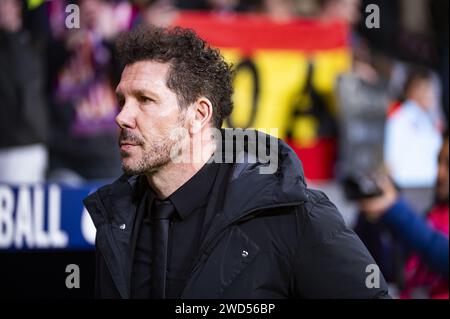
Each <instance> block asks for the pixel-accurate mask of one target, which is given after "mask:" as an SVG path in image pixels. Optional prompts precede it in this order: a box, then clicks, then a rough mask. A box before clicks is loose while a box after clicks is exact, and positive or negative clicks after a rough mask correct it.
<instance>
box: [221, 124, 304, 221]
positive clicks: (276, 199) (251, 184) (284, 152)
mask: <svg viewBox="0 0 450 319" xmlns="http://www.w3.org/2000/svg"><path fill="white" fill-rule="evenodd" d="M222 131H223V132H224V134H223V135H224V136H226V134H227V129H224V130H222ZM230 131H232V130H231V129H230ZM245 131H246V132H254V133H255V134H254V135H255V136H256V145H257V147H256V148H255V147H253V148H252V146H251V144H252V142H249V139H244V140H245V141H244V143H242V144H243V145H244V149H243V150H241V151H240V153H242V154H241V155H240V154H239V152H236V149H238V148H239V147H238V146H237V143H238V142H239V139H240V138H241V136H239V135H238V134H236V133H235V136H236V135H238V136H237V137H236V139H235V142H234V143H233V145H234V149H233V152H234V154H235V156H236V158H240V159H241V160H242V159H244V161H241V162H240V161H238V162H237V163H234V164H233V167H232V172H231V175H230V178H229V183H228V187H227V190H226V195H225V196H224V198H225V200H224V205H223V212H224V213H225V215H226V216H228V218H229V219H236V218H238V217H239V215H245V213H246V212H250V211H254V210H257V209H258V208H262V207H277V206H287V205H290V204H298V203H299V202H304V201H306V200H307V194H306V192H305V189H306V182H305V177H304V173H303V166H302V163H301V161H300V159H299V158H298V156H297V154H296V153H295V152H294V151H293V150H292V148H291V147H289V146H288V145H287V144H286V143H285V142H284V141H282V140H281V139H278V138H276V137H273V136H271V135H268V134H265V133H262V132H260V131H254V130H245ZM231 134H232V133H231ZM259 147H265V149H264V152H266V154H267V150H269V153H272V154H271V155H270V156H267V157H266V156H262V157H263V158H262V161H261V156H260V158H258V156H257V155H258V154H259V152H258V151H259V150H258V148H259ZM255 150H256V152H255ZM255 153H257V154H255ZM269 158H270V160H269V162H267V159H269ZM269 168H270V169H269ZM268 171H271V172H270V173H268Z"/></svg>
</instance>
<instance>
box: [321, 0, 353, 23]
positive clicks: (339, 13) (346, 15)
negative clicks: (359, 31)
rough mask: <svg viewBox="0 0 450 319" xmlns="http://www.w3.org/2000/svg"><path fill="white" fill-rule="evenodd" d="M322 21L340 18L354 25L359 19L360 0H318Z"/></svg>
mask: <svg viewBox="0 0 450 319" xmlns="http://www.w3.org/2000/svg"><path fill="white" fill-rule="evenodd" d="M319 4H320V8H321V12H320V15H319V18H320V19H321V20H322V21H335V20H340V21H343V22H345V23H348V24H349V25H350V26H355V25H356V24H357V23H358V22H359V21H360V20H361V9H360V8H361V0H319Z"/></svg>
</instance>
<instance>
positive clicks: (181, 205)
mask: <svg viewBox="0 0 450 319" xmlns="http://www.w3.org/2000/svg"><path fill="white" fill-rule="evenodd" d="M218 166H219V164H218V163H214V162H213V163H206V164H205V165H203V167H202V168H201V169H200V170H199V171H198V172H197V173H196V174H195V175H194V176H192V177H191V178H190V179H189V180H188V181H187V182H186V183H184V184H183V185H182V186H181V187H180V188H178V189H177V190H176V191H175V192H174V193H173V194H172V195H170V196H169V197H168V198H167V199H166V200H170V201H171V202H172V204H173V205H174V206H175V209H176V211H177V213H178V215H179V217H180V218H181V219H182V220H183V219H186V218H187V217H188V216H189V215H190V214H191V213H192V212H193V211H194V209H195V208H198V207H201V206H203V205H205V204H206V201H207V198H208V194H209V192H210V190H211V188H212V186H213V183H214V181H215V179H216V175H217V172H218ZM147 187H148V191H149V196H150V198H149V201H150V205H151V204H152V203H153V201H154V200H156V199H157V198H158V197H157V195H156V193H155V191H154V190H153V189H152V188H151V187H149V186H148V184H147Z"/></svg>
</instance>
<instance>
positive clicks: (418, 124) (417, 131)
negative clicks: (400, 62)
mask: <svg viewBox="0 0 450 319" xmlns="http://www.w3.org/2000/svg"><path fill="white" fill-rule="evenodd" d="M405 97H406V100H405V102H404V103H403V104H401V105H400V107H399V108H398V109H397V110H396V111H394V112H393V113H391V114H390V116H389V118H388V121H387V124H386V136H385V154H384V155H385V162H386V164H387V166H388V168H389V170H390V173H391V175H392V177H393V179H394V181H395V182H396V183H397V184H398V185H399V186H400V187H402V188H420V187H424V188H426V187H433V185H434V183H435V180H436V173H437V162H436V157H437V154H438V153H439V147H440V145H441V143H442V139H441V135H440V132H439V129H438V126H439V123H438V121H437V120H436V117H435V115H434V114H433V110H432V106H433V105H434V103H435V99H436V97H435V95H434V91H433V86H432V77H431V74H430V72H429V71H427V70H423V69H416V70H413V71H412V72H411V74H410V75H409V77H408V80H407V83H406V85H405Z"/></svg>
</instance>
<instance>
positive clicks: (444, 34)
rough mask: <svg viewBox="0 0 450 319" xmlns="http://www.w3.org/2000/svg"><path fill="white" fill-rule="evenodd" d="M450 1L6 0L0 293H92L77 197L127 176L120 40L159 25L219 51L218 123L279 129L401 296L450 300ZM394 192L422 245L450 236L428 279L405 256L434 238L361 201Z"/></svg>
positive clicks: (86, 228)
mask: <svg viewBox="0 0 450 319" xmlns="http://www.w3.org/2000/svg"><path fill="white" fill-rule="evenodd" d="M448 6H449V2H448V1H447V0H190V1H188V0H178V1H176V0H160V1H151V0H134V1H133V0H129V1H126V0H79V1H65V0H53V1H44V0H27V1H26V0H0V295H1V296H2V297H5V298H90V297H93V278H94V254H93V247H94V246H93V245H94V240H95V229H94V228H93V226H92V223H91V221H90V219H89V217H88V215H87V213H86V211H85V210H84V208H83V206H82V203H81V200H82V199H83V198H84V197H85V196H87V195H88V194H89V193H90V192H92V191H93V190H95V189H96V188H97V187H99V186H101V185H103V184H105V183H108V182H110V181H112V180H113V179H114V178H116V177H118V176H119V175H120V174H121V169H120V158H119V152H118V148H117V136H116V134H117V129H116V126H115V123H114V117H115V115H116V114H117V111H118V104H117V101H116V99H115V94H114V90H115V86H116V85H117V83H118V80H119V79H120V74H121V69H122V66H121V65H120V64H119V63H118V61H117V60H116V57H115V52H114V51H115V49H114V43H115V39H116V38H117V37H118V35H119V34H121V33H122V32H126V31H127V30H130V29H132V28H135V27H136V26H138V25H142V24H155V25H160V26H173V25H180V26H183V27H189V28H193V29H194V30H196V31H197V32H198V33H199V35H200V36H202V37H203V38H204V39H206V40H207V41H208V42H209V43H210V44H211V45H212V46H215V47H218V48H220V50H221V52H222V54H223V55H224V57H225V58H226V59H227V61H229V62H230V63H233V65H234V70H235V75H234V80H233V81H234V88H235V93H234V103H235V107H234V111H233V114H232V116H231V117H230V118H229V119H228V120H227V121H226V124H225V125H226V126H228V127H242V128H247V127H252V128H257V129H261V130H263V131H264V130H265V131H268V132H273V131H270V129H271V128H277V129H278V136H279V137H280V138H282V139H284V140H286V141H287V142H288V143H289V144H290V145H291V147H292V148H293V149H294V150H295V151H296V153H297V154H298V156H299V158H300V159H301V160H302V162H303V165H304V169H305V174H306V177H307V180H308V184H309V186H310V187H312V188H318V189H321V190H324V191H325V192H326V194H327V195H328V196H329V197H330V198H331V200H332V201H333V202H334V203H335V204H336V205H337V206H338V208H339V209H340V211H341V213H342V215H343V217H344V220H345V222H346V223H347V224H348V225H349V226H350V227H351V228H353V229H355V231H356V232H357V233H358V235H359V236H360V237H361V239H362V240H363V241H364V243H365V244H366V246H367V247H368V249H369V250H370V252H371V253H372V255H373V256H374V257H375V259H376V261H377V263H378V264H379V265H380V268H381V270H382V272H383V274H384V276H385V278H386V279H387V280H388V282H389V284H390V290H391V291H390V292H391V294H392V295H393V296H394V297H396V298H397V297H398V298H400V297H402V298H403V297H405V298H430V297H433V296H436V294H435V295H433V291H438V294H437V295H439V296H441V297H442V296H444V297H446V298H448V186H447V188H446V189H445V187H444V186H443V185H444V184H447V185H448V138H445V136H444V137H443V136H442V134H443V132H444V131H445V130H446V128H447V122H448V112H449V102H448V88H449V84H448V76H449V64H448V63H449V51H448V50H449V44H448V38H449V29H448V28H449V23H448ZM445 145H447V151H446V152H447V153H446V154H447V155H446V157H445V150H444V152H443V151H442V149H445ZM442 154H444V155H442ZM438 158H439V161H438ZM445 160H446V161H447V162H445ZM445 163H446V164H445ZM380 176H385V177H386V176H387V177H388V178H389V181H390V182H389V183H390V186H391V187H390V188H389V185H388V186H386V183H384V184H380V183H379V177H380ZM387 194H391V195H392V194H394V195H392V196H393V197H392V196H391V198H394V199H393V201H392V202H390V204H392V203H394V202H396V201H398V200H399V199H401V200H402V201H404V202H406V203H407V205H408V207H409V208H408V213H411V214H413V215H414V216H416V217H417V218H419V219H420V220H421V221H423V225H422V226H423V227H425V228H417V227H416V228H411V229H408V230H403V233H405V232H409V233H408V234H407V235H408V236H409V237H410V238H416V239H417V238H421V236H422V235H423V233H422V232H426V231H435V230H436V229H437V230H438V232H439V233H440V235H442V236H443V238H444V243H445V240H446V245H447V246H446V247H447V255H446V258H447V259H446V263H447V272H446V273H445V271H444V272H442V271H441V272H439V271H437V270H436V269H438V268H433V265H434V264H433V262H431V264H432V265H431V268H432V270H431V273H433V274H434V275H436V276H435V277H430V278H431V279H430V278H428V277H427V278H428V279H421V280H419V281H418V280H417V278H416V277H417V276H419V275H418V274H417V272H418V268H420V267H419V266H417V265H416V266H412V264H411V263H412V261H411V260H410V258H411V253H417V254H418V256H419V259H420V258H422V259H423V260H422V261H424V262H425V264H426V263H427V258H425V257H427V256H428V255H427V251H431V250H432V249H434V248H433V247H432V244H430V243H429V244H430V245H428V246H423V245H422V246H421V247H422V250H419V251H416V250H415V249H416V247H415V246H414V245H412V244H411V243H410V242H408V241H407V240H405V239H404V237H402V236H399V235H398V232H399V231H398V229H397V228H393V227H390V226H389V224H388V223H387V221H386V223H384V222H383V217H380V216H381V215H383V214H385V213H387V211H388V208H389V207H391V206H392V205H391V206H389V205H388V206H389V207H383V209H375V208H373V206H374V205H376V203H374V202H372V203H369V204H371V205H372V206H370V205H369V206H368V203H367V200H370V199H372V200H382V199H383V198H386V195H387ZM383 196H384V197H383ZM394 206H395V205H394ZM372 210H373V211H376V212H377V214H378V215H377V218H376V219H374V218H373V214H370V212H371V211H372ZM391 210H392V209H391ZM367 212H369V213H367ZM389 213H391V214H394V213H395V212H394V213H393V212H389ZM386 215H388V214H386ZM411 216H412V215H411ZM430 216H439V218H440V219H439V221H440V222H441V226H442V225H443V226H442V227H441V226H439V225H437V224H436V223H434V224H433V222H431V221H430ZM442 216H443V217H442ZM445 216H446V217H445ZM441 217H442V218H441ZM445 218H446V219H445ZM386 219H387V218H386ZM408 220H413V219H412V218H409V219H408ZM426 220H427V221H428V222H425V221H426ZM430 225H431V226H430ZM426 227H428V228H426ZM416 232H421V233H416ZM422 237H423V236H422ZM440 247H442V246H440ZM444 247H445V246H444ZM427 249H428V250H427ZM439 254H441V255H442V251H441V252H440V253H439V252H438V255H439ZM441 255H439V257H442V256H441ZM424 256H425V257H424ZM428 257H429V256H428ZM443 257H444V258H445V255H444V256H443ZM444 262H445V260H444ZM69 264H76V265H78V266H79V268H80V279H81V283H80V288H78V289H76V288H74V289H68V288H67V287H66V285H65V280H66V277H67V276H68V274H69V273H66V266H67V265H69ZM426 266H429V265H426ZM414 267H415V268H414ZM427 269H428V268H427ZM425 272H426V273H427V275H426V276H428V270H426V271H425ZM412 273H415V275H414V274H412ZM421 273H422V275H423V272H421ZM426 276H425V277H426ZM422 277H423V276H422ZM422 277H421V278H422ZM442 280H444V281H445V282H446V284H445V283H444V284H442V282H443V281H442ZM436 282H439V284H436ZM437 286H439V287H437ZM413 290H414V291H415V292H417V291H420V293H411V291H413ZM405 291H408V292H409V293H405ZM424 291H425V292H424ZM442 292H443V293H444V295H442ZM445 293H446V294H445Z"/></svg>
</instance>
